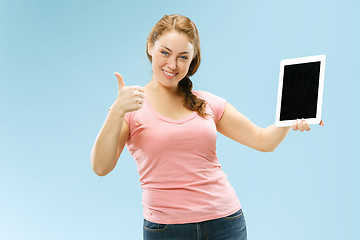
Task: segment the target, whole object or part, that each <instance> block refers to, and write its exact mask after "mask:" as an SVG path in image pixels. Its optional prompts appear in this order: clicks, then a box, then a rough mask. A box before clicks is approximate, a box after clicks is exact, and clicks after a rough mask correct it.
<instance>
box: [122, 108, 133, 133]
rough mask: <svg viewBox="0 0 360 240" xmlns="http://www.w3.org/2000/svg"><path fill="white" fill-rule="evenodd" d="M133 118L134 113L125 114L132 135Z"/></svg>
mask: <svg viewBox="0 0 360 240" xmlns="http://www.w3.org/2000/svg"><path fill="white" fill-rule="evenodd" d="M133 118H134V112H127V113H125V118H124V119H125V121H126V123H127V125H128V126H129V129H130V134H131V130H132V128H133V125H134V124H133Z"/></svg>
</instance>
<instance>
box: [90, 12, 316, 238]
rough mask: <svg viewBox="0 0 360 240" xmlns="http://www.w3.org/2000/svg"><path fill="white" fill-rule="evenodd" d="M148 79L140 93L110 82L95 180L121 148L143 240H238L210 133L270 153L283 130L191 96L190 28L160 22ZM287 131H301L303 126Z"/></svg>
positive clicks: (195, 50)
mask: <svg viewBox="0 0 360 240" xmlns="http://www.w3.org/2000/svg"><path fill="white" fill-rule="evenodd" d="M146 47H147V49H146V50H147V55H148V57H149V60H150V62H151V63H152V70H153V74H152V78H151V81H150V82H149V83H148V84H147V85H146V86H145V87H139V86H126V85H125V83H124V81H123V79H122V77H121V75H120V74H118V73H115V75H116V77H117V79H118V85H119V90H118V97H117V99H116V101H115V102H114V103H113V105H112V106H111V108H110V109H109V114H108V116H107V118H106V120H105V123H104V125H103V127H102V129H101V131H100V133H99V135H98V137H97V139H96V141H95V144H94V147H93V150H92V153H91V163H92V167H93V170H94V172H95V173H96V174H98V175H100V176H104V175H106V174H108V173H109V172H111V171H112V169H113V168H114V167H115V165H116V163H117V160H118V158H119V156H120V154H121V152H122V150H123V148H124V146H125V144H126V146H127V148H128V150H129V152H130V153H131V155H132V156H133V157H134V159H135V161H136V164H137V167H138V171H139V175H140V182H141V187H142V189H143V202H142V203H143V207H144V211H143V214H144V218H145V219H144V239H246V225H245V219H244V215H243V212H242V209H241V205H240V203H239V200H238V198H237V196H236V193H235V191H234V189H233V188H232V187H231V185H230V183H229V181H228V179H227V176H226V175H225V173H224V172H223V171H222V169H221V166H220V164H219V162H218V159H217V157H216V152H215V150H216V134H217V131H219V132H220V133H222V134H223V135H225V136H227V137H229V138H231V139H233V140H235V141H237V142H239V143H241V144H244V145H246V146H249V147H251V148H254V149H256V150H259V151H264V152H269V151H274V150H275V148H276V147H277V146H278V145H279V144H280V142H281V141H282V140H283V139H284V138H285V136H286V135H287V133H288V132H289V130H290V128H289V127H284V128H276V127H275V126H274V125H271V126H269V127H267V128H265V129H263V128H260V127H258V126H256V125H254V124H253V123H252V122H251V121H250V120H249V119H247V118H246V117H245V116H243V115H242V114H241V113H239V112H238V111H237V110H236V109H235V108H234V107H233V106H231V105H230V104H229V103H227V102H226V101H225V100H224V99H222V98H220V97H217V96H215V95H213V94H211V93H208V92H205V91H193V90H192V82H191V80H190V79H189V77H190V76H192V75H193V74H195V72H196V71H197V69H198V67H199V65H200V60H201V55H200V42H199V35H198V31H197V29H196V26H195V24H194V23H193V22H192V21H191V20H190V19H188V18H187V17H184V16H180V15H170V16H167V15H165V16H164V17H163V18H162V19H161V20H160V21H159V22H158V23H157V24H156V25H155V26H154V28H153V29H152V31H151V33H150V35H149V37H148V41H147V46H146ZM292 128H293V129H294V130H298V129H299V130H300V131H304V130H306V131H309V130H310V128H309V125H308V124H307V123H306V122H305V121H296V122H295V123H294V125H293V126H292Z"/></svg>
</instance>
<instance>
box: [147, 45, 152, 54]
mask: <svg viewBox="0 0 360 240" xmlns="http://www.w3.org/2000/svg"><path fill="white" fill-rule="evenodd" d="M147 50H148V53H149V55H150V56H152V47H151V44H150V43H149V44H148V46H147Z"/></svg>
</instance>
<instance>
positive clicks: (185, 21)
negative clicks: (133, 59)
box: [146, 15, 207, 118]
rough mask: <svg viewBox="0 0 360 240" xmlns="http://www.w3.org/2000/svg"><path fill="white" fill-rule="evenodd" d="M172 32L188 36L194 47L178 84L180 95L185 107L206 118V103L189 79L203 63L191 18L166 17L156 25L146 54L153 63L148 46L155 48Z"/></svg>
mask: <svg viewBox="0 0 360 240" xmlns="http://www.w3.org/2000/svg"><path fill="white" fill-rule="evenodd" d="M171 31H177V32H180V33H184V34H186V36H187V37H188V39H189V41H190V43H191V44H192V45H193V47H194V57H193V59H192V60H191V63H190V66H189V70H188V72H187V74H186V76H185V77H184V78H183V79H182V80H181V81H180V82H179V83H178V89H177V90H178V93H179V94H180V95H184V100H183V103H184V107H186V108H187V109H189V110H191V111H196V112H197V113H198V114H199V116H201V117H204V118H205V117H206V115H207V114H206V113H205V108H206V102H205V100H203V99H200V98H198V97H197V96H195V95H194V94H193V93H192V87H193V84H192V82H191V80H190V78H189V77H191V76H192V75H194V74H195V73H196V71H197V70H198V68H199V66H200V62H201V53H200V39H199V33H198V30H197V28H196V26H195V24H194V23H193V22H192V21H191V20H190V19H189V18H187V17H185V16H182V15H165V16H164V17H163V18H161V19H160V20H159V21H158V22H157V23H156V24H155V26H154V27H153V29H152V30H151V32H150V34H149V36H148V39H147V43H146V54H147V56H148V58H149V60H150V62H152V57H151V55H150V54H149V52H148V46H154V44H155V42H156V40H157V39H158V38H159V37H160V36H162V35H163V34H164V33H168V32H171Z"/></svg>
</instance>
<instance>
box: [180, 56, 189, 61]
mask: <svg viewBox="0 0 360 240" xmlns="http://www.w3.org/2000/svg"><path fill="white" fill-rule="evenodd" d="M180 59H181V60H184V61H186V60H188V57H186V56H181V57H180Z"/></svg>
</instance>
